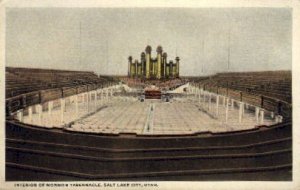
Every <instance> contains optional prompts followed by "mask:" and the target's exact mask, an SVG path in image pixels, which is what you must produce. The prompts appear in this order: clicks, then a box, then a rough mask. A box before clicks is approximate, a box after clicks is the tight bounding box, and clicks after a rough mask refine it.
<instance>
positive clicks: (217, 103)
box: [216, 95, 220, 116]
mask: <svg viewBox="0 0 300 190" xmlns="http://www.w3.org/2000/svg"><path fill="white" fill-rule="evenodd" d="M219 99H220V96H219V95H217V96H216V109H217V110H216V115H217V116H218V115H219Z"/></svg>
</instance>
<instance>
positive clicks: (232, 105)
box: [231, 99, 234, 110]
mask: <svg viewBox="0 0 300 190" xmlns="http://www.w3.org/2000/svg"><path fill="white" fill-rule="evenodd" d="M231 108H232V110H234V99H231Z"/></svg>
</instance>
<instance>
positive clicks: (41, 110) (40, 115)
mask: <svg viewBox="0 0 300 190" xmlns="http://www.w3.org/2000/svg"><path fill="white" fill-rule="evenodd" d="M35 108H36V110H37V112H38V113H37V114H38V125H42V114H43V107H42V105H41V104H38V105H36V107H35Z"/></svg>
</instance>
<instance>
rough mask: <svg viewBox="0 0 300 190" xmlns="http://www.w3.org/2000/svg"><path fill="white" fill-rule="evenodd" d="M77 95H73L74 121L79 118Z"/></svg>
mask: <svg viewBox="0 0 300 190" xmlns="http://www.w3.org/2000/svg"><path fill="white" fill-rule="evenodd" d="M78 96H79V95H78V94H77V95H75V115H76V119H78V118H79V108H78Z"/></svg>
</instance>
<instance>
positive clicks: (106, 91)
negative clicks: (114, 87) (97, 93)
mask: <svg viewBox="0 0 300 190" xmlns="http://www.w3.org/2000/svg"><path fill="white" fill-rule="evenodd" d="M105 93H106V101H108V89H106V90H105Z"/></svg>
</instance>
